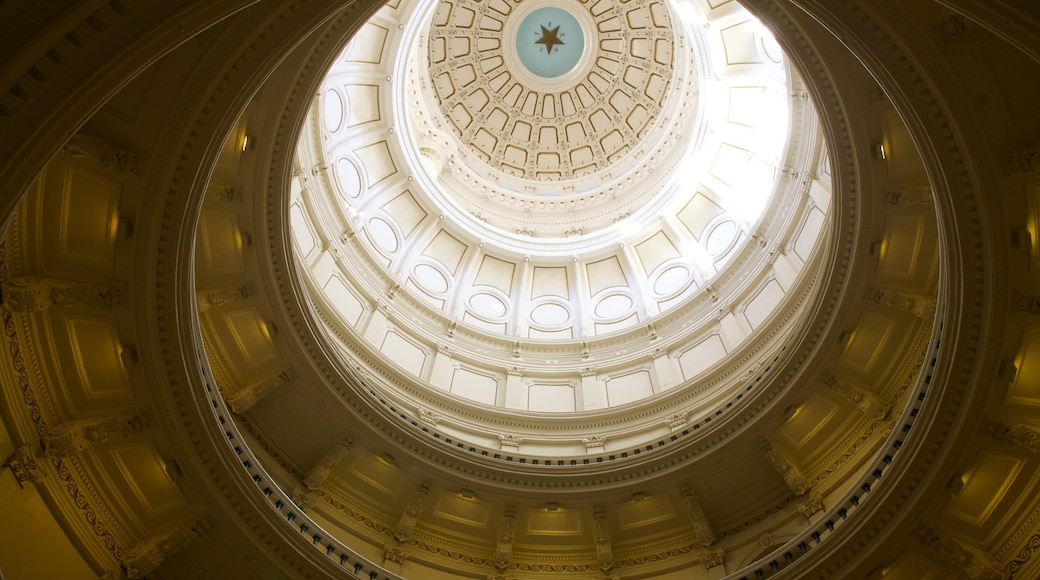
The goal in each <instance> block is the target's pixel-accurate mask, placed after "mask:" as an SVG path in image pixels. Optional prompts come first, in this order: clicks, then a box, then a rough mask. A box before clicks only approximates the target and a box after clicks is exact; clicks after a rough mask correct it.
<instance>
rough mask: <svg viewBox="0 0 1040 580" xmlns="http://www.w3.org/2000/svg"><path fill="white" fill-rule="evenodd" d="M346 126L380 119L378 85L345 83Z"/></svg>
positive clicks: (354, 125)
mask: <svg viewBox="0 0 1040 580" xmlns="http://www.w3.org/2000/svg"><path fill="white" fill-rule="evenodd" d="M346 90H347V126H349V127H356V126H358V125H363V124H365V123H371V122H373V121H378V120H379V119H380V113H379V86H378V85H347V86H346Z"/></svg>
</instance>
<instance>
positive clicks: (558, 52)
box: [516, 6, 585, 78]
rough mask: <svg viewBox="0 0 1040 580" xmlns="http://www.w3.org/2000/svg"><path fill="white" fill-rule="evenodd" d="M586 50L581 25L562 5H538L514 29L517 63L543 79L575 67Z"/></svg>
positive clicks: (556, 75) (559, 74) (562, 73)
mask: <svg viewBox="0 0 1040 580" xmlns="http://www.w3.org/2000/svg"><path fill="white" fill-rule="evenodd" d="M584 50H585V34H584V33H583V32H582V30H581V25H579V24H578V21H577V19H575V18H574V16H572V15H571V14H570V12H567V11H566V10H563V9H561V8H556V7H552V6H549V7H545V8H539V9H537V10H535V11H534V12H531V13H530V14H528V15H527V16H526V17H525V18H524V20H523V22H521V23H520V27H519V28H518V29H517V32H516V52H517V54H518V55H519V56H520V62H521V63H523V65H524V67H525V68H527V70H529V71H531V72H532V73H534V74H536V75H538V76H540V77H543V78H555V77H558V76H562V75H564V74H566V73H567V72H569V71H570V70H571V69H573V68H574V66H575V65H576V64H578V61H579V60H581V54H582V52H583V51H584Z"/></svg>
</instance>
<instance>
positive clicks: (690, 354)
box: [679, 334, 726, 379]
mask: <svg viewBox="0 0 1040 580" xmlns="http://www.w3.org/2000/svg"><path fill="white" fill-rule="evenodd" d="M724 356H726V346H725V345H724V344H723V343H722V338H721V337H720V336H719V335H717V334H713V335H711V336H709V337H708V338H706V339H704V340H702V341H701V342H699V343H697V344H695V345H693V346H692V347H690V348H689V349H687V350H685V351H683V353H682V354H680V355H679V368H681V369H682V373H683V378H684V379H690V378H693V377H695V376H697V375H699V374H700V373H701V372H703V371H704V369H706V368H708V367H710V366H711V365H713V364H715V363H716V362H718V361H720V360H722V357H724Z"/></svg>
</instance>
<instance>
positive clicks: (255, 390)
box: [228, 367, 297, 415]
mask: <svg viewBox="0 0 1040 580" xmlns="http://www.w3.org/2000/svg"><path fill="white" fill-rule="evenodd" d="M296 376H297V375H296V371H295V370H293V368H292V367H286V368H284V369H282V371H281V372H279V373H278V374H274V375H270V376H268V377H267V378H265V379H263V380H260V381H258V382H256V383H253V384H252V385H250V386H248V387H245V388H242V389H240V390H239V391H238V392H237V393H235V394H234V395H232V396H231V397H229V398H228V406H229V407H231V410H232V411H234V413H235V414H236V415H242V414H244V413H245V412H247V411H249V410H250V409H252V408H253V406H254V405H256V404H257V403H259V402H260V400H261V399H263V398H264V397H266V396H267V395H269V394H271V393H273V392H274V391H276V390H277V389H279V388H281V387H284V386H285V385H288V384H289V383H291V382H293V381H294V380H295V379H296Z"/></svg>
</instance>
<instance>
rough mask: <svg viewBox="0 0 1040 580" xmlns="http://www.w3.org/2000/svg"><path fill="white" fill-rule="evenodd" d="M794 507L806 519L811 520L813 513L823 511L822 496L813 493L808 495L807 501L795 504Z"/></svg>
mask: <svg viewBox="0 0 1040 580" xmlns="http://www.w3.org/2000/svg"><path fill="white" fill-rule="evenodd" d="M795 509H796V510H798V512H799V513H801V514H802V515H803V516H805V518H806V519H809V520H811V519H812V517H813V516H814V515H816V514H818V513H820V512H822V511H823V496H822V495H820V494H818V493H814V494H812V495H810V496H809V501H807V502H805V503H802V504H798V505H796V506H795Z"/></svg>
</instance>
